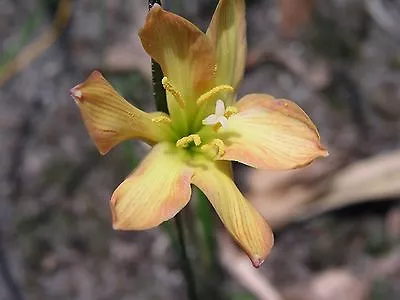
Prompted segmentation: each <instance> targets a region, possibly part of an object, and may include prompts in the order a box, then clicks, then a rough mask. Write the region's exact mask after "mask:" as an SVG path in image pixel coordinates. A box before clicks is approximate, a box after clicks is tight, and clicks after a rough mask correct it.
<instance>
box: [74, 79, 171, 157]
mask: <svg viewBox="0 0 400 300" xmlns="http://www.w3.org/2000/svg"><path fill="white" fill-rule="evenodd" d="M70 93H71V96H72V97H73V98H74V100H75V102H76V104H77V105H78V107H79V109H80V111H81V115H82V118H83V121H84V123H85V125H86V128H87V129H88V131H89V135H90V136H91V138H92V139H93V141H94V142H95V144H96V146H97V149H98V150H99V152H100V153H101V154H106V153H107V152H108V151H109V150H110V149H111V148H113V147H114V146H115V145H117V144H118V143H120V142H122V141H124V140H127V139H131V138H139V139H142V140H144V141H146V142H148V143H149V144H154V143H156V142H158V141H161V140H163V139H165V138H166V137H167V136H168V135H169V134H170V129H169V127H168V126H167V125H166V124H163V123H154V122H152V121H151V115H150V114H147V113H145V112H143V111H141V110H139V109H137V108H136V107H134V106H133V105H131V104H130V103H129V102H127V101H126V100H125V99H124V98H122V97H121V96H120V95H119V94H118V93H117V91H115V90H114V89H113V87H112V86H111V85H110V83H108V81H107V80H106V79H104V77H103V76H102V75H101V73H100V72H98V71H94V72H93V73H92V74H91V75H90V76H89V77H88V78H87V79H86V80H85V81H84V82H83V83H81V84H78V85H77V86H75V87H74V88H73V89H71V91H70Z"/></svg>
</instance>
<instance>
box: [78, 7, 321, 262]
mask: <svg viewBox="0 0 400 300" xmlns="http://www.w3.org/2000/svg"><path fill="white" fill-rule="evenodd" d="M244 14H245V12H244V1H243V0H236V1H232V0H221V1H220V2H219V4H218V6H217V9H216V11H215V13H214V16H213V18H212V21H211V24H210V26H209V28H208V30H207V33H206V34H204V33H203V32H201V31H200V30H199V29H198V28H197V27H196V26H195V25H193V24H192V23H190V22H189V21H187V20H185V19H184V18H182V17H180V16H178V15H175V14H173V13H170V12H167V11H165V10H163V9H162V8H161V7H160V6H159V5H155V6H153V8H152V9H151V10H150V12H149V14H148V15H147V18H146V21H145V24H144V27H143V28H142V29H141V30H140V32H139V36H140V39H141V41H142V44H143V47H144V49H145V50H146V51H147V53H148V54H149V55H150V56H151V57H152V58H153V59H155V60H156V61H157V62H158V63H159V64H160V65H161V68H162V71H163V73H164V75H165V77H164V79H163V81H162V83H163V86H164V88H165V89H166V91H167V102H168V109H169V115H167V114H164V113H160V112H155V113H145V112H143V111H141V110H139V109H137V108H136V107H134V106H132V105H131V104H129V103H128V102H127V101H126V100H125V99H123V98H122V97H121V96H120V95H119V94H118V93H117V92H116V91H115V90H114V89H113V88H112V86H111V85H110V84H109V83H108V82H107V81H106V80H105V79H104V77H103V76H102V75H101V74H100V73H99V72H97V71H94V72H93V73H92V74H91V75H90V76H89V78H88V79H87V80H86V81H84V82H83V83H81V84H79V85H77V86H76V87H74V88H73V89H72V90H71V95H72V96H73V98H74V99H75V101H76V103H77V104H78V106H79V108H80V110H81V114H82V118H83V120H84V122H85V125H86V127H87V129H88V131H89V134H90V136H91V137H92V139H93V140H94V142H95V144H96V146H97V148H98V150H99V151H100V153H101V154H105V153H107V152H108V151H109V150H110V149H111V148H113V147H114V146H115V145H117V144H118V143H120V142H121V141H124V140H127V139H132V138H139V139H141V140H144V141H145V142H147V143H148V144H149V145H151V146H153V148H152V150H151V151H150V153H149V154H148V155H147V157H146V158H145V159H144V160H143V161H142V163H141V164H140V166H139V167H138V168H137V169H136V170H135V171H134V172H133V173H132V174H131V175H129V176H128V177H127V179H125V181H124V182H122V183H121V184H120V185H119V186H118V188H117V189H116V190H115V191H114V193H113V195H112V198H111V210H112V216H113V227H114V228H115V229H120V230H141V229H148V228H152V227H155V226H158V225H159V224H160V223H162V222H164V221H166V220H169V219H171V218H172V217H174V216H175V214H176V213H178V212H179V211H180V210H181V209H182V208H183V207H185V205H186V204H187V203H188V202H189V199H190V196H191V184H194V185H196V186H197V187H198V188H200V189H201V190H202V191H203V192H204V193H205V195H206V196H207V198H208V199H209V201H210V202H211V204H212V205H213V207H214V208H215V210H216V212H217V213H218V215H219V217H220V218H221V220H222V222H223V223H224V225H225V226H226V228H227V229H228V231H229V232H230V233H231V235H232V236H233V238H234V239H235V240H236V242H237V243H238V244H239V245H240V246H241V247H242V248H243V249H244V251H246V253H247V254H248V256H249V257H250V259H251V261H252V263H253V265H254V266H255V267H258V266H260V265H261V263H262V262H263V260H264V259H265V257H266V256H267V255H268V253H269V252H270V250H271V247H272V245H273V235H272V232H271V229H270V227H269V226H268V224H267V223H266V222H265V220H264V219H263V217H262V216H261V215H260V214H259V213H258V212H257V211H256V210H255V209H254V208H253V207H252V206H251V204H250V203H249V202H248V201H247V200H246V199H245V198H244V197H243V195H242V194H241V193H240V191H239V190H238V189H237V187H236V185H235V184H234V182H233V181H232V164H231V162H230V161H238V162H241V163H244V164H247V165H249V166H252V167H255V168H263V169H273V170H285V169H293V168H297V167H301V166H304V165H308V164H309V163H311V162H312V161H313V160H314V159H316V158H318V157H320V156H326V155H327V151H326V150H325V149H324V148H323V147H322V146H321V144H320V138H319V135H318V132H317V129H316V128H315V126H314V124H313V123H312V122H311V120H310V119H309V117H308V116H307V115H306V114H305V113H304V112H303V111H302V110H301V109H300V108H299V107H298V106H297V105H296V104H294V103H293V102H291V101H289V100H283V99H274V98H273V97H272V96H269V95H263V94H251V95H247V96H245V97H243V98H242V99H240V100H239V101H238V102H236V101H235V91H236V88H237V86H238V84H239V82H240V80H241V78H242V76H243V72H244V65H245V55H246V36H245V16H244Z"/></svg>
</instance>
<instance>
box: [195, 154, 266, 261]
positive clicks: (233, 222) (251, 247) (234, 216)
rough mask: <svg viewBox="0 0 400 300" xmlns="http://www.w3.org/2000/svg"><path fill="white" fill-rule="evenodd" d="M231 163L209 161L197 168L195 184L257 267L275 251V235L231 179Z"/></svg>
mask: <svg viewBox="0 0 400 300" xmlns="http://www.w3.org/2000/svg"><path fill="white" fill-rule="evenodd" d="M230 173H231V163H229V162H221V161H219V162H217V163H208V164H207V165H206V166H203V168H197V169H196V171H195V174H194V176H193V178H192V183H193V184H195V185H196V186H197V187H199V188H200V189H201V190H202V191H203V192H204V194H205V195H206V196H207V198H208V199H209V200H210V202H211V204H212V205H213V206H214V208H215V210H216V211H217V213H218V215H219V217H220V218H221V221H222V222H223V223H224V225H225V227H226V228H227V229H228V231H229V232H230V234H231V235H232V237H233V238H234V239H235V240H236V242H237V243H238V244H239V245H240V246H241V247H242V248H243V250H244V251H245V252H246V253H247V255H248V256H249V258H250V259H251V261H252V263H253V265H254V266H255V267H259V266H260V265H261V264H262V262H263V261H264V259H265V257H266V256H267V255H268V254H269V252H270V251H271V248H272V245H273V240H274V238H273V234H272V231H271V229H270V227H269V226H268V224H267V223H266V222H265V220H264V218H263V217H262V216H261V215H260V214H259V213H258V212H257V211H256V209H255V208H254V207H253V206H252V205H251V204H250V203H249V202H248V201H247V200H246V199H245V198H244V197H243V195H242V194H241V193H240V191H239V190H238V189H237V187H236V185H235V184H234V182H233V181H232V178H231V175H230Z"/></svg>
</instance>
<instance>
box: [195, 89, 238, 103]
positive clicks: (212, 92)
mask: <svg viewBox="0 0 400 300" xmlns="http://www.w3.org/2000/svg"><path fill="white" fill-rule="evenodd" d="M220 92H233V87H231V86H230V85H226V84H222V85H218V86H216V87H214V88H212V89H211V90H209V91H208V92H207V93H204V94H203V95H201V96H200V97H199V99H197V102H196V103H197V105H200V104H202V103H203V102H205V101H207V100H210V99H212V97H213V96H215V95H216V94H218V93H220Z"/></svg>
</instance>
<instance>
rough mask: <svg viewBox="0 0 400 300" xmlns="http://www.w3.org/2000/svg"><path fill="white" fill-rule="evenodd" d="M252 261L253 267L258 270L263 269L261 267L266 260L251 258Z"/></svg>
mask: <svg viewBox="0 0 400 300" xmlns="http://www.w3.org/2000/svg"><path fill="white" fill-rule="evenodd" d="M250 260H251V263H252V264H253V267H254V268H256V269H258V268H259V267H261V265H262V264H263V263H264V259H261V258H258V257H257V258H254V257H251V258H250Z"/></svg>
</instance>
